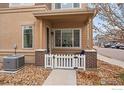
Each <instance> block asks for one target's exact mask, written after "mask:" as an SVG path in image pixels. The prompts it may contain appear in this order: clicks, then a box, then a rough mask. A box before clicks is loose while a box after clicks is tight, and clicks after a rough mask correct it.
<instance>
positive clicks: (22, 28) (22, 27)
mask: <svg viewBox="0 0 124 93" xmlns="http://www.w3.org/2000/svg"><path fill="white" fill-rule="evenodd" d="M24 26H32V48H24ZM21 31H22V49H33V48H34V36H35V35H34V25H33V24H29V25H21Z"/></svg>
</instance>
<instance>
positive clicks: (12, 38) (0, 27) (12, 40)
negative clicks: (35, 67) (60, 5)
mask: <svg viewBox="0 0 124 93" xmlns="http://www.w3.org/2000/svg"><path fill="white" fill-rule="evenodd" d="M39 10H40V11H46V9H45V8H43V7H33V8H32V7H31V8H25V9H19V8H18V9H16V10H11V9H5V10H2V11H0V62H3V59H2V57H3V56H6V55H9V54H14V49H13V45H14V44H17V54H24V55H25V58H26V63H34V62H35V58H34V57H35V49H37V48H39V42H40V41H39V32H38V31H39V25H37V24H39V23H38V22H37V19H36V18H35V17H34V16H33V14H32V13H33V12H35V11H39ZM22 25H33V45H34V46H33V48H32V49H24V48H23V47H22V28H21V26H22Z"/></svg>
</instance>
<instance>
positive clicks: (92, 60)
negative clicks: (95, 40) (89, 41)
mask: <svg viewBox="0 0 124 93" xmlns="http://www.w3.org/2000/svg"><path fill="white" fill-rule="evenodd" d="M85 55H86V68H88V69H92V68H94V69H96V68H97V52H96V51H95V50H85Z"/></svg>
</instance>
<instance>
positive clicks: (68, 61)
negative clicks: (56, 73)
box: [45, 54, 85, 70]
mask: <svg viewBox="0 0 124 93" xmlns="http://www.w3.org/2000/svg"><path fill="white" fill-rule="evenodd" d="M45 68H66V69H74V68H82V69H84V70H85V55H65V54H61V55H60V54H58V55H54V54H45Z"/></svg>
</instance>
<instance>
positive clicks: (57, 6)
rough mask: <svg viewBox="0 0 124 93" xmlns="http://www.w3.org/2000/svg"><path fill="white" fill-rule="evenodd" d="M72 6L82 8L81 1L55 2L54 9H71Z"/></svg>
mask: <svg viewBox="0 0 124 93" xmlns="http://www.w3.org/2000/svg"><path fill="white" fill-rule="evenodd" d="M71 8H80V4H79V3H55V4H54V9H71Z"/></svg>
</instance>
